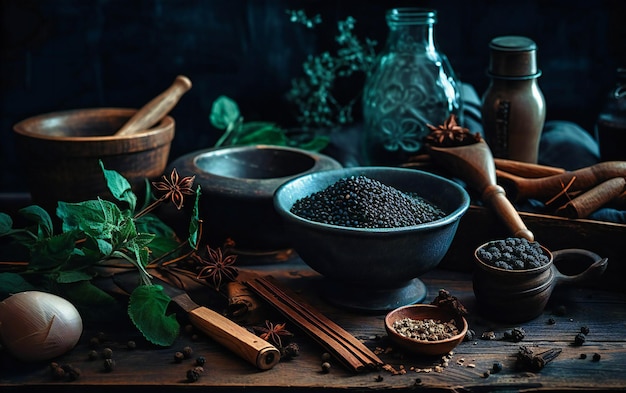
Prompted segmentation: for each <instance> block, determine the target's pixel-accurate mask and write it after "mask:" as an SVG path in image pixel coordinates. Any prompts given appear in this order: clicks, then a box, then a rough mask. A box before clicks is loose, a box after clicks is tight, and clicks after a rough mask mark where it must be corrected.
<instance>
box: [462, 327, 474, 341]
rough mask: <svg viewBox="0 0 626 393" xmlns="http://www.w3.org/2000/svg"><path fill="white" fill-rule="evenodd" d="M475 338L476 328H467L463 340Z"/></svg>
mask: <svg viewBox="0 0 626 393" xmlns="http://www.w3.org/2000/svg"><path fill="white" fill-rule="evenodd" d="M474 339H476V332H475V331H474V329H467V333H465V338H464V339H463V341H472V340H474Z"/></svg>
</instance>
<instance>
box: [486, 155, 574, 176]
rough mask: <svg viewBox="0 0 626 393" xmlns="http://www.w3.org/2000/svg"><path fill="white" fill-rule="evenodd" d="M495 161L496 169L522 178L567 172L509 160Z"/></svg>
mask: <svg viewBox="0 0 626 393" xmlns="http://www.w3.org/2000/svg"><path fill="white" fill-rule="evenodd" d="M493 161H494V162H495V163H496V169H498V170H500V171H504V172H508V173H511V174H513V175H517V176H522V177H531V178H534V177H545V176H552V175H558V174H561V173H563V172H565V169H563V168H557V167H553V166H547V165H540V164H532V163H527V162H520V161H515V160H507V159H505V158H494V159H493Z"/></svg>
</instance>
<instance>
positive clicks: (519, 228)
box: [482, 185, 535, 242]
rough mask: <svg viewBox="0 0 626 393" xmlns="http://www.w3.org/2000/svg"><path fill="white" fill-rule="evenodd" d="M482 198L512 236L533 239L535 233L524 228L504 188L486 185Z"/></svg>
mask: <svg viewBox="0 0 626 393" xmlns="http://www.w3.org/2000/svg"><path fill="white" fill-rule="evenodd" d="M482 200H483V201H484V202H485V203H487V204H489V205H490V206H491V208H492V209H493V210H494V211H495V212H496V213H497V214H498V216H499V217H500V218H501V219H502V221H503V222H504V224H505V225H506V226H507V227H508V228H509V230H510V232H511V234H512V235H513V236H515V237H522V238H525V239H527V240H528V241H531V242H532V241H534V240H535V235H533V233H532V232H531V231H530V230H529V229H528V228H526V225H525V224H524V221H523V220H522V218H521V217H520V215H519V213H518V212H517V209H515V206H513V205H512V204H511V201H509V200H508V199H507V197H506V193H505V191H504V188H502V187H500V186H498V185H491V186H488V187H487V188H485V190H484V191H483V195H482Z"/></svg>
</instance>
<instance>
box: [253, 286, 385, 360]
mask: <svg viewBox="0 0 626 393" xmlns="http://www.w3.org/2000/svg"><path fill="white" fill-rule="evenodd" d="M245 284H246V285H248V286H249V287H250V288H251V289H252V290H253V291H254V292H256V293H257V295H259V296H260V297H262V298H263V299H265V300H266V301H268V302H269V303H271V304H272V305H273V306H274V307H276V308H277V309H278V310H279V311H280V312H281V313H283V314H284V315H285V316H286V317H287V318H289V319H290V320H291V321H292V322H293V323H294V324H296V325H298V326H299V327H300V328H301V329H302V330H303V331H304V332H306V333H307V334H308V335H309V336H310V337H311V338H313V339H314V340H315V341H317V342H318V343H319V344H320V345H322V346H323V347H324V348H326V349H327V350H328V351H329V352H331V353H332V354H333V355H334V356H335V357H336V358H337V359H338V360H339V361H341V362H342V363H343V364H344V365H345V366H346V367H348V368H350V369H352V370H353V371H363V370H366V369H377V368H379V367H380V366H382V364H383V362H382V361H381V360H380V359H379V358H378V356H376V354H374V353H373V352H372V351H371V350H370V349H369V348H367V347H366V346H365V345H364V344H363V343H362V342H360V341H359V340H358V339H356V337H354V336H353V335H351V334H350V333H349V332H347V331H345V330H344V329H343V328H342V327H340V326H339V325H337V324H336V323H334V322H333V321H331V320H330V319H328V318H327V317H326V316H324V315H323V314H321V313H320V312H319V311H318V310H316V309H315V308H314V307H313V306H311V305H309V304H307V303H306V302H305V301H304V300H303V299H301V298H299V297H298V295H297V294H295V293H293V292H291V291H290V290H288V289H286V288H284V287H280V286H279V284H278V282H276V280H274V279H273V278H272V277H267V278H264V277H257V278H254V279H251V280H249V281H246V282H245Z"/></svg>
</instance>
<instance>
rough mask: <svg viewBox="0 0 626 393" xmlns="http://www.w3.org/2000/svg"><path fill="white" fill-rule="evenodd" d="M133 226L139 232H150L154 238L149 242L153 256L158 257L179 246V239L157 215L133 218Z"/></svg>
mask: <svg viewBox="0 0 626 393" xmlns="http://www.w3.org/2000/svg"><path fill="white" fill-rule="evenodd" d="M135 227H136V228H137V232H139V233H150V234H153V235H154V238H153V239H152V241H151V242H150V251H152V256H153V257H154V258H159V257H160V256H162V255H163V254H166V253H168V252H170V251H172V250H173V249H175V248H176V247H178V246H179V244H180V241H179V240H178V237H177V236H176V232H174V230H173V229H172V228H171V227H170V226H169V225H167V224H165V223H164V222H163V221H161V220H160V219H159V218H158V217H156V216H154V215H152V214H146V215H145V216H141V217H140V218H139V219H137V220H135Z"/></svg>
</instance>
